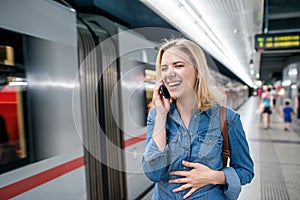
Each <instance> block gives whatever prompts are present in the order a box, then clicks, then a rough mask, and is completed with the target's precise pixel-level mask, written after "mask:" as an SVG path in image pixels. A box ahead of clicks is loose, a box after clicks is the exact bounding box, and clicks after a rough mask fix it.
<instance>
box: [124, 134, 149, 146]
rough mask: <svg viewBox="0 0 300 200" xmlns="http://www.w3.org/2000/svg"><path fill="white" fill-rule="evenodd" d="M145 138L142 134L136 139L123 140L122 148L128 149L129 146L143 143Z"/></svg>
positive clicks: (145, 135)
mask: <svg viewBox="0 0 300 200" xmlns="http://www.w3.org/2000/svg"><path fill="white" fill-rule="evenodd" d="M146 137H147V134H146V133H144V134H142V135H140V136H138V137H133V138H130V139H128V140H125V141H124V148H126V147H129V146H131V145H134V144H136V143H139V142H141V141H144V140H146Z"/></svg>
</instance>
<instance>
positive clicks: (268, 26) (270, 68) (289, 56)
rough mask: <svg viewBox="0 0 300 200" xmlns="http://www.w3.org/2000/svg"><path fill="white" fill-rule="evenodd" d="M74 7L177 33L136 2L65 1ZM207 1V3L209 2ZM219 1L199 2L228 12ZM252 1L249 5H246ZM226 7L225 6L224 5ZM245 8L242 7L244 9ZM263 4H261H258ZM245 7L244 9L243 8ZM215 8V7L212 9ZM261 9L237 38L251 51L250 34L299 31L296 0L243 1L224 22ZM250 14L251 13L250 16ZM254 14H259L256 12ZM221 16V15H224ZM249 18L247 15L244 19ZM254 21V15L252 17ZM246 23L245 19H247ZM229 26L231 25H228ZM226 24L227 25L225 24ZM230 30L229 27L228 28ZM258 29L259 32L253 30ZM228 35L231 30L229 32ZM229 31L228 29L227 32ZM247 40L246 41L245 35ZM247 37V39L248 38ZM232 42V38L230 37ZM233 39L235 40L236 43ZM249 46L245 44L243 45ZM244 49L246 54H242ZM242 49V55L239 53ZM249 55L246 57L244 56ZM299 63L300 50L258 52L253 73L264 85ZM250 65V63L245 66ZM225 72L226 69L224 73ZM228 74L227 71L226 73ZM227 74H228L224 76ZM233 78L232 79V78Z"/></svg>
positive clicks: (131, 25) (299, 13)
mask: <svg viewBox="0 0 300 200" xmlns="http://www.w3.org/2000/svg"><path fill="white" fill-rule="evenodd" d="M240 1H241V0H231V1H230V2H231V3H232V2H234V3H235V4H236V5H238V4H240ZM67 2H68V3H70V4H71V5H72V6H73V7H74V8H76V9H77V10H79V11H84V12H93V13H95V12H97V13H99V12H100V14H102V15H104V16H105V15H106V16H107V17H109V18H111V19H112V20H115V21H116V22H119V23H120V24H122V25H124V26H127V27H129V28H140V27H161V28H166V30H177V29H176V28H174V26H172V25H171V24H169V23H168V22H167V21H166V20H165V19H162V18H161V17H160V16H159V15H158V14H156V13H155V12H154V11H152V10H151V9H149V8H148V7H147V6H145V5H144V4H143V3H141V2H140V1H139V0H110V1H102V0H67ZM210 2H211V3H210ZM218 2H219V1H214V0H203V4H207V5H209V6H210V7H212V10H213V9H215V10H219V11H220V9H222V11H223V12H226V11H229V10H230V9H228V10H224V3H223V4H222V3H218ZM250 2H254V3H253V4H249V3H250ZM255 3H256V4H257V3H261V4H262V3H264V6H263V7H264V8H263V9H260V8H256V10H254V9H252V8H249V7H250V6H252V5H254V4H255ZM228 5H229V4H227V5H226V6H228ZM245 5H246V7H245ZM262 5H263V4H262ZM247 6H248V7H247ZM214 7H215V8H214ZM251 9H252V10H251ZM258 9H259V11H260V10H261V11H262V12H263V13H261V15H262V16H263V17H261V19H260V20H261V23H259V22H254V25H255V26H256V27H254V28H252V29H251V30H250V29H249V27H248V28H247V29H245V30H239V31H241V32H245V31H249V33H248V34H247V33H244V34H243V35H244V36H243V38H242V37H241V38H238V39H240V40H241V41H245V40H247V41H248V42H250V43H251V46H252V47H253V48H254V35H255V34H259V33H261V34H262V33H267V34H268V33H281V32H300V1H299V0H255V1H254V0H253V1H248V0H244V10H241V11H235V12H237V14H236V13H235V15H232V13H227V15H226V17H225V18H224V17H223V18H224V19H220V20H224V22H225V20H226V18H227V17H228V16H234V18H239V17H240V16H239V14H240V15H241V14H243V13H245V12H249V13H250V12H253V13H254V12H257V10H258ZM253 15H254V14H253ZM256 15H259V14H257V13H256ZM224 16H225V15H224ZM248 17H249V16H248ZM252 17H253V18H255V17H256V16H252ZM248 20H249V19H248ZM230 23H231V24H230V25H232V23H234V22H230ZM227 24H228V22H227ZM229 28H232V27H229ZM257 30H259V31H257ZM230 31H231V32H232V29H230ZM227 32H229V30H228V31H227ZM143 34H145V35H146V36H147V37H149V39H152V40H156V41H159V40H160V39H161V38H162V37H168V34H169V32H168V31H166V32H165V33H161V35H159V36H158V35H157V34H153V33H150V34H148V35H147V33H143ZM245 35H246V36H247V37H248V38H246V36H245ZM249 37H250V38H249ZM233 39H234V38H233ZM238 39H236V40H238ZM247 45H248V46H249V44H247ZM237 46H239V47H240V50H239V51H240V52H239V53H240V54H242V56H245V57H247V58H246V59H245V60H246V61H245V62H248V63H249V62H251V60H252V58H249V55H250V54H251V53H249V52H247V51H249V50H248V49H247V48H244V47H243V46H241V44H240V43H237V44H236V46H233V47H234V48H235V47H237ZM245 49H246V51H245ZM243 50H244V51H245V52H243ZM246 54H249V55H246ZM295 60H300V49H298V50H281V51H278V50H277V51H265V52H260V53H259V58H258V59H257V62H259V63H258V65H259V69H257V71H258V72H259V73H260V79H261V80H262V81H264V82H272V81H275V80H280V79H281V78H282V69H283V68H284V67H285V66H287V65H288V64H289V63H291V62H293V61H295ZM219 64H220V63H219ZM249 64H250V63H249ZM224 71H226V70H224ZM227 72H228V71H227ZM227 75H228V74H227ZM235 78H236V77H235Z"/></svg>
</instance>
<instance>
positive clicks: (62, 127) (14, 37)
mask: <svg viewBox="0 0 300 200" xmlns="http://www.w3.org/2000/svg"><path fill="white" fill-rule="evenodd" d="M147 29H149V31H155V32H156V33H157V34H158V33H160V32H161V31H162V29H160V28H154V27H148V28H143V30H139V29H134V30H130V29H128V28H126V27H124V26H123V25H121V24H118V23H116V22H114V21H113V20H111V19H108V18H106V17H104V16H101V15H96V14H86V13H79V12H76V10H75V9H73V8H71V7H68V6H66V5H63V4H60V3H58V2H56V1H49V0H44V1H31V0H23V1H16V0H4V1H1V2H0V71H1V74H0V78H1V80H0V84H1V85H0V117H1V118H2V119H3V123H0V125H1V126H2V127H1V131H2V130H5V131H2V132H3V134H4V133H5V134H6V136H3V134H2V133H1V137H2V138H6V140H5V139H2V138H0V139H1V146H0V147H1V151H0V153H1V154H0V158H1V161H0V199H72V200H73V199H140V198H141V197H142V196H143V195H144V194H145V193H147V191H148V190H149V189H151V188H152V187H153V183H152V182H151V181H150V180H148V179H147V178H146V176H145V175H144V173H143V170H142V167H141V160H142V156H143V151H144V147H145V138H146V118H147V112H148V110H149V108H150V107H151V98H152V94H153V88H154V84H155V59H156V54H157V49H158V46H159V42H160V41H153V40H150V39H148V38H147V37H146V36H145V35H143V34H142V32H147ZM150 29H151V30H150ZM167 31H170V30H167ZM170 34H173V36H174V35H178V33H177V32H176V31H174V30H171V31H170ZM179 35H180V34H179ZM212 70H217V69H212ZM213 75H214V76H215V78H216V80H218V83H219V86H220V87H222V88H223V89H224V92H225V94H226V104H227V105H228V106H230V107H232V108H234V109H236V108H238V107H239V106H240V105H241V104H242V103H243V102H244V101H245V100H247V98H248V94H249V89H248V87H247V86H245V85H244V84H243V83H241V82H239V81H236V80H233V79H232V78H229V77H226V76H224V75H222V74H221V73H219V72H218V71H214V73H213ZM5 147H7V148H8V149H4V148H5ZM5 158H6V159H5Z"/></svg>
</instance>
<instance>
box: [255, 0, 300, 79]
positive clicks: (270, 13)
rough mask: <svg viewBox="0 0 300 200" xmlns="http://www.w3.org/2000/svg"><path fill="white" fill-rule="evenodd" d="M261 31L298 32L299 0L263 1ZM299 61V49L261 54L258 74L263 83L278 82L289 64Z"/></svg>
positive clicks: (299, 18) (299, 30)
mask: <svg viewBox="0 0 300 200" xmlns="http://www.w3.org/2000/svg"><path fill="white" fill-rule="evenodd" d="M265 3H266V5H265V15H264V23H263V31H264V30H265V29H266V32H267V33H286V32H300V1H299V0H265ZM295 60H297V61H298V62H299V61H300V49H298V50H285V51H273V52H272V51H270V52H265V53H261V61H260V74H261V79H262V80H265V81H272V80H273V81H274V80H280V79H281V78H282V70H283V68H284V67H286V66H287V65H288V64H289V63H292V62H295Z"/></svg>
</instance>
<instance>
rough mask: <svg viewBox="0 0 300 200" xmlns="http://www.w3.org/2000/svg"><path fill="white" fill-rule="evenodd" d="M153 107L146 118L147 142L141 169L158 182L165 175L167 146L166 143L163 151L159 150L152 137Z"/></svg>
mask: <svg viewBox="0 0 300 200" xmlns="http://www.w3.org/2000/svg"><path fill="white" fill-rule="evenodd" d="M154 118H155V109H153V108H152V109H151V110H150V112H149V115H148V118H147V142H146V148H145V151H144V155H143V161H142V165H143V169H144V172H145V174H146V176H147V177H148V178H149V179H150V180H152V181H154V182H159V181H160V180H161V178H162V177H163V176H164V175H166V166H167V154H168V152H169V147H168V145H166V147H165V149H164V151H160V150H159V149H158V147H157V145H156V143H155V141H154V140H153V139H152V133H153V129H154V123H155V121H154Z"/></svg>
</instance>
